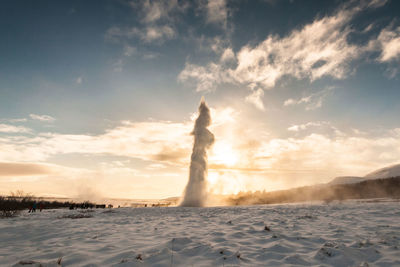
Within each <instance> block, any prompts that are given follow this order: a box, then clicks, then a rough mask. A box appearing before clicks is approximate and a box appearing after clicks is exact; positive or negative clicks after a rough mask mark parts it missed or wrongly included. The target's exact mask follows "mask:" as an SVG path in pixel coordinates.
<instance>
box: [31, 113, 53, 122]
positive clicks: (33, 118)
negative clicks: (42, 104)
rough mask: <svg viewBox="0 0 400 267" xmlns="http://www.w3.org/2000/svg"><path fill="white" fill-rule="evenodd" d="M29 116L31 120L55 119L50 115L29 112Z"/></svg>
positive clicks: (47, 120)
mask: <svg viewBox="0 0 400 267" xmlns="http://www.w3.org/2000/svg"><path fill="white" fill-rule="evenodd" d="M29 117H31V119H32V120H38V121H46V122H53V121H55V120H56V119H55V118H53V117H52V116H50V115H37V114H29Z"/></svg>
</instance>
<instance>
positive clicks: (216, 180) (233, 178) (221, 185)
mask: <svg viewBox="0 0 400 267" xmlns="http://www.w3.org/2000/svg"><path fill="white" fill-rule="evenodd" d="M207 180H208V187H209V188H208V191H209V192H212V193H213V194H217V195H229V194H237V193H239V192H240V191H242V190H244V188H245V179H244V177H238V176H237V175H235V174H233V173H225V174H223V173H218V172H210V173H209V174H208V178H207Z"/></svg>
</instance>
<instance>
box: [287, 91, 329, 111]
mask: <svg viewBox="0 0 400 267" xmlns="http://www.w3.org/2000/svg"><path fill="white" fill-rule="evenodd" d="M333 89H334V87H328V88H326V89H324V90H322V91H319V92H317V93H313V94H311V95H308V96H305V97H302V98H300V99H293V98H289V99H287V100H285V102H284V103H283V105H284V106H294V105H301V104H305V109H306V110H314V109H317V108H320V107H322V103H323V101H324V99H325V98H326V97H327V96H328V94H329V93H330V92H331V91H332V90H333Z"/></svg>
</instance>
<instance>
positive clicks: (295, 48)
mask: <svg viewBox="0 0 400 267" xmlns="http://www.w3.org/2000/svg"><path fill="white" fill-rule="evenodd" d="M380 5H382V3H381V2H379V3H378V2H376V1H371V2H368V1H362V2H360V3H359V4H358V3H357V5H355V2H349V3H346V4H345V5H343V6H342V7H341V8H340V9H339V10H337V11H336V12H335V13H334V14H333V15H329V16H325V17H321V18H317V19H315V20H314V21H313V22H311V23H309V24H306V25H304V26H303V27H301V28H298V29H295V30H293V31H292V32H290V33H289V34H287V35H286V36H278V35H274V34H271V35H269V36H267V38H266V39H265V40H263V41H262V42H260V43H258V44H256V45H252V44H248V45H245V46H243V47H241V48H240V49H239V50H238V51H237V52H235V51H231V52H230V51H229V50H224V49H221V51H223V52H221V57H220V58H221V59H223V60H220V61H219V62H209V63H207V64H205V65H196V64H192V63H189V62H186V64H185V67H184V69H183V70H182V71H181V73H180V74H179V75H178V81H180V82H192V83H194V84H195V86H196V90H197V91H212V90H215V89H216V88H217V87H218V85H220V84H224V83H228V84H237V85H240V86H243V85H244V86H246V87H251V86H254V85H256V86H257V87H258V88H261V89H263V90H267V89H271V88H273V87H275V86H276V84H277V82H278V81H280V80H281V79H282V78H283V77H286V76H291V77H295V78H297V79H307V80H309V81H310V82H314V81H316V80H319V79H322V78H324V77H330V78H333V79H337V80H343V79H345V78H347V77H348V76H349V75H350V74H351V73H352V68H351V62H353V61H354V60H356V59H358V58H360V56H361V55H362V54H363V53H364V52H365V49H363V47H362V46H361V45H357V44H354V43H350V42H349V41H348V39H349V35H350V34H351V33H352V32H353V30H352V28H351V27H350V22H351V20H352V19H353V18H354V16H355V15H356V14H358V13H359V12H361V11H362V10H365V9H366V8H372V7H373V8H375V7H378V6H380ZM391 51H393V50H391ZM391 54H394V52H391ZM226 58H229V60H230V62H231V64H225V61H226V60H225V59H226ZM305 101H306V100H305ZM321 101H322V98H321ZM288 103H290V102H288ZM319 103H320V102H318V101H317V102H316V103H314V104H315V105H314V106H309V108H310V109H314V108H317V107H318V106H319V105H320V104H319Z"/></svg>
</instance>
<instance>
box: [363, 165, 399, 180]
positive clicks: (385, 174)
mask: <svg viewBox="0 0 400 267" xmlns="http://www.w3.org/2000/svg"><path fill="white" fill-rule="evenodd" d="M396 176H400V164H396V165H392V166H389V167H385V168H382V169H379V170H376V171H373V172H371V173H369V174H367V175H365V176H364V177H365V178H367V179H380V178H391V177H396Z"/></svg>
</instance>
